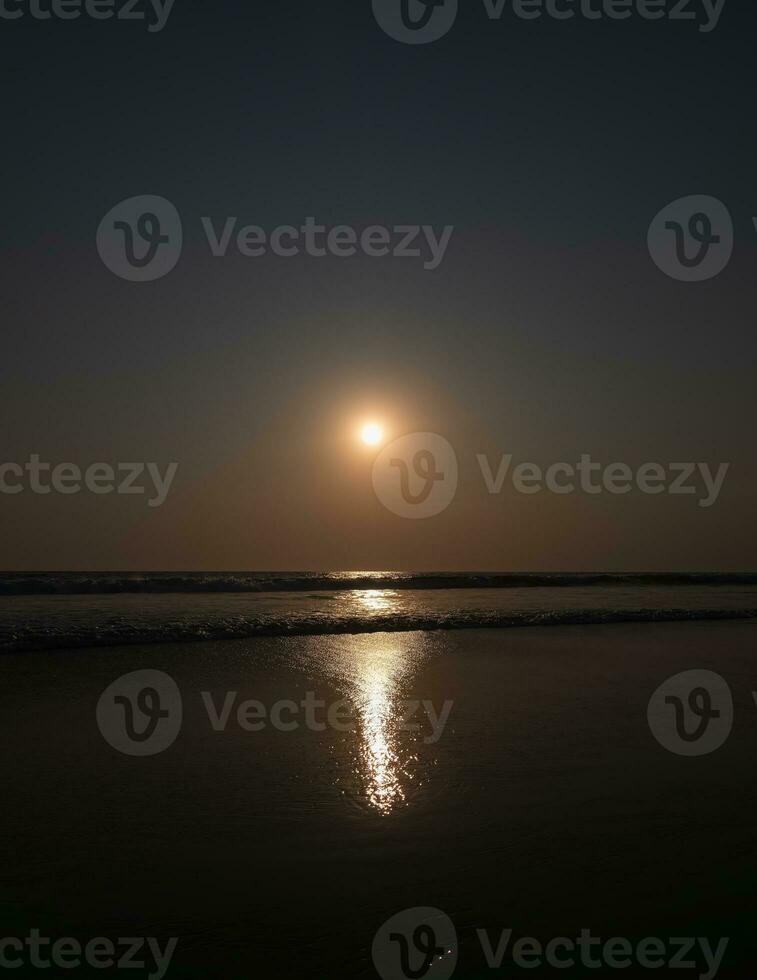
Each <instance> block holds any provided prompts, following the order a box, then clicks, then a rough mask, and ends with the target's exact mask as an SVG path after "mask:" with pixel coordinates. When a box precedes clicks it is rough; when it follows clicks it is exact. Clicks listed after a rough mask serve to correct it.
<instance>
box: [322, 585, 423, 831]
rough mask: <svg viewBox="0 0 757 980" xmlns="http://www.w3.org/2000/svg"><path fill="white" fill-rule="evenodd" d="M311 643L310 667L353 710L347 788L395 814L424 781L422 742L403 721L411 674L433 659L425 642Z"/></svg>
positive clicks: (380, 637)
mask: <svg viewBox="0 0 757 980" xmlns="http://www.w3.org/2000/svg"><path fill="white" fill-rule="evenodd" d="M350 601H351V602H352V603H354V604H356V605H357V604H359V605H360V606H362V607H363V609H366V610H367V609H368V608H370V607H372V606H373V607H374V608H386V607H389V608H390V607H391V604H392V602H393V596H392V595H391V594H387V593H386V592H382V591H376V592H374V591H373V590H354V591H353V592H351V594H350ZM374 604H375V606H374ZM311 643H312V645H310V647H309V652H308V656H307V659H308V660H309V661H310V664H311V669H312V664H313V661H315V662H317V664H318V668H317V669H318V672H323V673H324V674H325V675H326V676H328V677H329V678H330V680H331V681H332V682H333V683H334V684H335V686H336V688H337V689H338V690H339V691H340V692H341V693H342V695H343V696H344V697H345V698H346V699H347V700H348V701H349V702H351V704H352V708H353V712H352V717H353V719H354V723H355V724H354V728H353V729H352V730H351V731H349V732H346V733H345V738H344V741H343V743H342V744H343V747H344V748H345V749H346V750H347V758H348V760H349V761H348V764H349V766H350V770H351V778H350V780H349V783H350V784H352V786H353V787H354V791H355V793H356V796H357V799H358V800H360V801H362V803H363V804H366V805H367V806H368V807H369V808H370V809H371V810H373V811H374V812H378V813H379V814H381V815H387V814H390V813H392V812H394V811H395V810H396V809H397V808H398V807H400V806H402V805H404V804H406V803H407V802H408V800H407V790H408V786H409V784H410V783H413V784H414V785H420V783H421V781H420V780H419V779H417V776H418V775H419V773H418V771H417V770H418V766H419V764H420V759H419V756H418V754H417V752H416V740H417V738H418V736H417V734H416V733H414V732H410V731H408V730H405V726H404V724H403V722H404V715H405V713H406V712H405V702H406V699H407V698H409V697H411V695H412V693H413V691H412V679H413V676H414V675H415V674H417V672H418V670H419V668H420V666H421V664H422V663H423V662H424V661H425V660H426V658H427V656H428V646H427V643H428V641H427V640H426V638H424V637H423V636H422V635H421V634H418V633H412V634H411V633H362V634H356V635H350V636H324V637H317V638H313V640H312V641H311ZM414 720H419V719H417V718H416V719H414Z"/></svg>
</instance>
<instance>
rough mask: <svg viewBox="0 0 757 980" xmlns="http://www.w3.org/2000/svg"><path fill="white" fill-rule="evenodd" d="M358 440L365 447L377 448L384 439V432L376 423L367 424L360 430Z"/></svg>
mask: <svg viewBox="0 0 757 980" xmlns="http://www.w3.org/2000/svg"><path fill="white" fill-rule="evenodd" d="M360 438H361V439H362V440H363V442H364V443H365V444H366V446H378V444H379V443H380V442H381V440H382V439H383V438H384V430H383V429H382V428H381V426H380V425H378V424H377V423H376V422H368V423H367V424H366V425H364V426H363V428H362V429H361V430H360Z"/></svg>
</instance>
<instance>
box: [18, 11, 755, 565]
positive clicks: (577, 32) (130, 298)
mask: <svg viewBox="0 0 757 980" xmlns="http://www.w3.org/2000/svg"><path fill="white" fill-rule="evenodd" d="M40 2H41V3H42V4H43V6H44V5H45V0H40ZM389 2H390V0H387V3H389ZM413 2H415V0H413ZM447 2H452V0H447ZM564 2H565V3H568V2H569V0H564ZM116 3H117V5H122V0H116ZM595 3H596V5H599V0H595ZM667 6H668V8H672V7H673V3H672V0H670V2H669V3H668V4H667ZM511 7H512V4H510V3H508V4H507V5H506V7H505V10H504V12H503V14H502V17H501V18H500V20H491V19H490V18H489V17H488V16H487V12H486V11H487V8H486V6H485V4H484V3H483V0H482V2H477V0H461V3H460V8H459V11H458V14H457V18H456V20H455V23H454V25H453V26H452V27H451V29H450V30H449V31H448V33H446V34H445V35H444V36H442V37H440V38H439V39H437V40H434V41H431V42H429V43H423V44H406V43H402V42H400V41H398V40H396V39H395V38H393V37H390V36H389V35H388V34H387V33H386V31H385V30H384V29H383V28H382V26H381V25H380V24H379V22H378V20H377V17H376V16H374V11H373V9H372V5H371V2H370V0H351V2H349V3H348V2H339V3H332V4H281V3H279V4H262V3H249V2H242V0H218V2H214V3H213V4H212V5H209V4H201V3H198V2H193V0H176V2H175V4H174V6H173V7H172V8H171V10H170V13H169V15H168V18H167V20H166V22H165V26H164V27H163V29H162V30H160V31H149V30H148V29H147V25H146V23H145V22H144V21H138V20H133V21H132V20H119V19H116V18H114V19H111V20H95V19H93V18H91V17H88V16H86V15H83V16H81V17H80V18H78V19H72V20H62V19H60V18H56V17H51V18H50V19H48V20H40V19H37V18H36V17H34V16H33V15H32V14H31V12H30V11H29V0H5V6H4V8H3V9H5V10H14V11H15V10H17V9H18V10H22V11H23V12H24V15H23V16H22V17H20V18H17V19H6V18H4V17H0V65H2V68H1V69H0V71H2V74H3V76H4V78H3V82H4V93H5V99H4V112H3V121H2V129H3V146H4V152H3V154H2V157H0V170H1V171H2V188H3V220H2V221H1V222H0V288H1V291H0V295H1V296H2V330H0V386H1V390H2V405H3V408H4V418H5V425H4V426H3V427H2V435H1V436H0V465H3V464H11V463H13V464H16V465H18V466H22V467H23V466H24V465H25V464H26V462H27V461H29V460H30V458H31V457H32V456H33V455H36V456H38V457H39V458H40V460H42V461H45V462H47V463H49V464H50V465H51V466H55V465H57V464H60V463H63V462H66V463H69V464H71V465H73V466H78V467H79V468H80V469H81V470H82V471H84V470H86V468H87V467H89V466H90V465H91V464H93V463H94V462H102V463H106V464H110V465H112V466H113V467H115V468H118V466H119V465H121V464H124V463H137V462H138V461H141V462H143V463H145V464H146V463H148V462H153V463H154V464H156V465H157V466H158V467H160V469H161V471H164V472H165V470H166V468H167V467H168V466H169V464H171V463H175V464H176V472H175V477H174V479H173V480H172V482H171V486H170V490H169V492H168V493H167V495H166V497H165V500H164V501H162V502H161V503H160V505H159V506H150V505H149V502H148V501H149V498H150V494H149V493H145V494H142V495H139V494H125V493H115V492H113V493H110V494H96V493H93V492H90V491H89V490H87V489H86V488H85V489H83V490H82V491H81V492H78V493H68V494H66V493H60V492H51V493H48V494H43V493H37V492H34V490H33V489H32V488H31V487H30V486H29V481H28V479H27V477H26V476H23V477H18V476H17V473H16V471H15V470H14V471H13V472H11V471H8V470H6V476H7V482H8V483H9V484H11V485H14V486H15V485H16V482H15V481H16V480H17V479H18V481H19V485H20V484H21V483H22V482H23V485H22V489H21V490H20V491H19V492H14V493H7V492H0V539H1V540H2V542H3V544H2V557H1V558H0V564H2V566H3V567H4V568H5V569H19V570H32V569H51V570H52V569H75V570H104V569H123V570H132V569H133V570H138V569H145V570H148V569H152V570H157V569H166V570H168V569H289V570H292V569H338V568H346V569H387V568H400V569H426V570H444V569H459V570H462V569H487V570H551V569H554V570H594V569H595V570H602V569H606V570H679V569H680V570H723V571H729V570H748V569H749V570H753V569H754V568H755V567H757V540H756V538H755V520H754V499H755V489H757V463H755V436H754V422H755V418H756V416H757V413H756V412H755V407H756V405H755V403H756V402H757V394H756V393H757V386H755V370H756V369H755V365H756V364H757V332H756V331H755V327H754V323H755V318H754V312H753V310H754V299H755V285H754V284H755V270H757V228H756V227H755V223H754V222H753V216H754V215H757V194H756V193H755V187H756V179H755V168H754V161H755V150H756V149H757V140H755V135H754V125H753V120H752V117H753V93H754V91H755V75H757V64H756V63H755V59H754V54H753V47H754V38H755V36H757V31H756V30H755V28H757V11H755V9H754V8H753V6H752V5H751V4H744V3H740V4H738V3H737V2H736V0H726V3H725V6H724V8H723V10H722V13H721V16H720V19H719V21H718V23H717V26H716V27H715V29H714V30H711V31H708V32H704V31H701V30H699V26H700V24H701V23H702V22H704V21H705V20H706V18H705V15H704V13H703V12H702V9H701V7H702V5H701V4H698V3H695V2H693V0H692V2H691V3H690V9H691V10H692V11H694V12H697V16H698V17H699V18H700V20H699V21H689V20H680V21H673V20H668V19H663V20H659V21H650V20H646V19H643V18H641V17H640V16H637V15H634V16H632V17H631V18H629V19H628V20H614V19H611V18H609V17H602V18H599V19H597V20H590V19H588V18H586V17H582V16H577V17H575V18H573V19H572V20H565V21H562V20H555V19H553V18H550V17H548V16H546V15H545V16H542V17H541V18H539V19H533V20H525V19H522V18H520V17H518V16H516V15H515V13H514V11H513V10H512V9H511ZM138 9H142V8H138ZM434 16H438V13H435V14H434ZM149 17H150V19H152V17H153V14H150V15H149ZM143 195H155V196H158V197H160V198H163V199H165V200H166V201H168V202H170V203H171V205H173V207H174V208H175V209H176V211H177V212H178V214H179V216H180V220H181V225H182V235H183V241H182V248H181V252H180V255H179V256H178V260H177V262H176V265H175V267H174V268H172V269H170V271H168V272H167V273H166V274H165V275H163V276H162V277H161V278H156V279H154V280H152V281H146V282H135V281H131V280H128V279H124V278H122V277H120V276H119V275H118V274H117V273H115V272H114V271H113V269H112V268H111V267H109V266H108V263H107V261H106V260H107V259H108V256H107V254H106V255H105V258H104V257H103V252H102V250H101V249H99V248H98V239H97V234H98V228H99V227H100V226H101V223H102V222H103V220H104V219H106V216H109V215H110V212H111V210H112V209H113V208H114V207H116V206H117V205H118V204H119V202H122V201H126V200H129V199H132V198H135V197H140V196H143ZM690 195H706V196H708V197H711V198H714V199H716V200H717V201H720V202H722V203H723V204H724V205H725V206H726V208H727V209H728V212H729V213H730V216H731V218H732V222H733V236H734V246H733V254H732V256H731V258H730V261H729V262H728V263H727V265H726V266H725V268H724V269H723V270H722V271H721V272H720V273H719V274H718V275H716V276H713V277H712V278H707V279H705V280H703V281H698V282H683V281H680V280H678V279H675V278H672V277H671V276H670V275H669V274H667V273H666V272H665V271H664V270H662V269H661V268H659V267H658V265H657V264H655V261H653V257H652V255H651V254H650V249H649V248H648V231H649V228H650V223H651V222H652V221H653V219H654V218H655V216H656V215H657V214H658V213H659V212H660V211H661V210H662V209H663V208H665V207H666V206H668V205H670V204H671V203H672V202H674V201H678V200H680V199H683V198H686V197H688V196H690ZM229 217H234V218H237V222H236V225H235V230H238V229H240V228H242V227H244V226H250V225H254V226H260V227H261V228H263V229H264V230H266V232H267V234H270V233H271V232H272V231H273V230H274V229H276V228H280V227H281V226H292V227H294V228H299V227H300V226H302V225H303V223H304V222H305V220H306V219H307V218H308V217H312V218H314V219H315V221H316V222H317V223H319V224H323V225H324V226H326V227H329V228H330V227H333V226H337V225H339V226H347V227H348V228H352V229H356V230H357V231H356V232H355V234H356V235H358V236H359V235H360V234H362V232H363V231H364V230H365V229H366V228H369V227H372V226H380V227H385V228H388V229H390V230H392V235H393V236H394V237H393V238H392V243H393V244H396V234H395V233H394V232H393V229H394V228H396V227H398V226H410V227H412V226H427V227H430V228H433V229H434V230H435V234H441V233H442V230H443V229H445V228H451V229H452V230H451V237H450V238H449V242H448V245H447V247H446V250H445V251H444V254H443V257H442V258H441V261H440V263H439V264H438V266H437V267H436V268H433V269H430V268H426V267H425V265H427V264H428V263H427V262H426V258H427V256H426V255H425V252H424V254H423V255H421V256H417V257H416V256H394V255H391V254H390V255H385V256H383V257H378V256H372V255H367V254H362V253H360V252H358V254H355V255H351V256H345V255H336V254H327V255H323V256H315V255H309V254H299V255H296V256H288V257H285V256H283V255H276V254H271V251H270V249H269V252H268V254H266V255H264V256H252V255H245V254H243V253H242V251H240V249H239V248H238V247H237V242H236V239H235V237H234V236H232V238H231V240H230V244H229V248H228V250H227V252H226V254H225V255H224V256H214V255H213V254H212V250H211V247H210V244H209V241H208V237H207V235H206V229H205V226H204V225H203V218H205V219H209V220H210V221H211V223H212V227H213V228H214V229H215V230H216V231H220V229H222V228H223V226H224V223H225V222H226V221H227V218H229ZM115 219H116V220H117V219H118V214H116V215H115ZM107 220H108V222H109V225H108V228H109V229H111V232H110V233H111V235H113V234H115V240H116V242H119V241H122V240H123V239H119V237H118V236H119V234H120V232H118V231H116V232H113V231H112V228H113V217H112V216H111V217H108V218H107ZM668 231H669V234H670V235H671V236H672V234H673V232H672V230H668ZM662 234H663V235H664V234H666V232H665V231H664V230H663V232H662ZM124 238H125V233H124ZM419 240H421V239H419ZM671 240H672V239H671ZM162 247H163V248H164V253H165V249H166V247H171V246H162ZM160 248H161V246H158V249H160ZM422 251H423V250H422ZM164 253H163V254H164ZM371 420H376V421H378V422H379V423H380V424H381V425H382V426H383V428H384V431H385V443H387V444H388V443H390V442H391V441H392V440H394V439H395V438H399V437H402V436H404V435H406V434H409V433H434V434H438V435H440V436H442V437H443V438H444V439H445V440H446V441H447V442H448V443H449V445H450V446H451V447H452V448H453V450H454V453H455V458H456V464H457V470H458V479H457V484H456V488H455V492H454V494H453V496H452V499H451V500H450V501H449V502H447V503H446V505H445V507H444V508H443V510H441V511H440V512H439V513H437V514H433V515H431V516H428V517H424V518H423V519H417V520H416V519H413V516H410V517H403V516H401V515H398V514H396V513H394V512H392V510H391V509H390V508H388V507H387V506H386V505H385V502H382V500H381V499H380V496H379V495H378V494H377V493H376V489H375V470H374V460H375V458H376V455H377V452H378V450H377V449H375V448H371V447H366V446H365V445H363V444H362V443H361V441H360V439H359V437H358V433H359V428H360V426H361V425H362V424H363V422H366V421H371ZM482 454H483V455H485V456H486V457H487V459H488V460H490V461H491V463H492V466H493V468H494V470H495V471H496V467H497V461H498V460H499V459H500V458H501V457H502V456H503V455H511V456H512V458H513V466H515V465H517V464H518V463H525V462H530V463H534V464H535V465H538V466H539V467H540V468H541V469H542V471H546V470H547V469H548V468H549V467H550V466H552V465H554V464H558V463H565V464H566V465H573V464H575V463H576V462H577V461H578V460H579V459H580V458H581V456H582V455H586V454H588V455H590V456H591V458H592V460H596V461H599V462H600V463H602V464H603V465H609V464H611V463H623V464H625V465H626V466H628V467H630V468H631V469H632V471H633V472H634V473H635V472H636V471H637V470H638V468H639V467H641V466H643V465H644V464H647V463H650V462H657V463H659V464H661V465H665V466H667V465H668V464H671V463H674V462H680V463H684V462H690V463H691V464H692V465H693V464H694V463H698V462H701V463H703V464H707V465H708V466H710V467H712V471H713V472H714V471H716V470H717V468H718V466H720V465H721V464H726V463H727V464H729V469H728V472H727V476H726V478H725V480H724V482H723V485H722V488H721V490H720V492H719V494H718V496H717V500H716V501H715V502H714V503H713V504H712V505H711V506H700V503H701V499H702V495H701V493H700V491H699V490H698V491H697V492H696V493H693V494H682V495H675V494H670V493H668V492H664V493H661V494H649V493H643V492H641V491H640V490H639V489H638V486H635V487H634V488H632V489H631V490H630V492H629V493H627V494H613V493H610V492H602V493H598V494H590V493H587V492H583V491H581V490H576V492H573V493H566V494H559V493H555V492H552V491H551V490H549V489H548V488H542V489H541V490H540V492H538V493H531V494H528V493H522V492H519V491H518V490H517V489H515V488H514V487H513V486H512V484H511V483H510V482H509V481H508V480H506V481H505V486H504V487H503V489H502V492H501V493H490V492H489V490H488V488H487V486H486V481H485V479H484V476H483V474H482V470H481V464H480V459H479V457H480V456H481V455H482ZM397 472H398V471H397ZM700 482H701V481H700Z"/></svg>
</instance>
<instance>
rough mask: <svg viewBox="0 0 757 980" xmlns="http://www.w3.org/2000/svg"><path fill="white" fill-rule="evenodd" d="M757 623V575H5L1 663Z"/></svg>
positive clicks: (0, 590)
mask: <svg viewBox="0 0 757 980" xmlns="http://www.w3.org/2000/svg"><path fill="white" fill-rule="evenodd" d="M754 617H757V575H755V574H714V573H711V574H706V573H703V574H678V573H670V574H659V573H656V574H653V573H649V574H645V573H635V574H616V573H595V574H587V573H574V574H569V573H552V574H550V573H491V572H445V573H440V572H436V573H432V572H364V571H349V572H348V571H345V572H215V573H207V572H150V573H121V572H101V573H97V574H93V573H88V574H83V573H79V572H23V573H14V572H3V573H0V652H8V651H14V650H19V651H20V650H41V649H65V648H71V647H76V648H83V647H93V646H118V645H123V644H134V643H166V642H189V641H198V640H221V639H242V638H252V637H256V636H308V635H327V634H332V633H354V634H357V633H369V632H400V631H413V630H441V629H474V628H494V627H498V628H510V627H523V626H545V625H568V624H574V625H579V624H580V625H591V624H597V623H615V622H617V623H620V622H664V621H681V620H689V621H693V620H706V619H713V620H715V619H750V618H754Z"/></svg>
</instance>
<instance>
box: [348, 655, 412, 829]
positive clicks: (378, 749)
mask: <svg viewBox="0 0 757 980" xmlns="http://www.w3.org/2000/svg"><path fill="white" fill-rule="evenodd" d="M392 693H393V692H392V680H391V677H390V676H389V675H388V674H387V672H386V671H384V670H382V669H381V666H380V665H378V666H375V667H368V668H366V670H365V672H364V673H363V674H362V676H361V678H360V682H359V695H358V700H357V708H358V714H359V719H360V731H359V736H360V755H361V759H362V763H363V768H364V772H363V774H362V775H363V777H364V778H365V780H366V781H367V787H366V792H367V797H368V802H369V803H370V804H371V806H373V807H374V808H375V809H376V810H379V811H380V812H381V813H389V812H390V811H391V810H393V809H394V807H395V806H397V805H398V804H399V803H402V802H404V800H405V791H404V790H403V788H402V783H401V781H400V774H401V771H402V767H401V763H400V758H399V755H398V752H397V744H396V743H397V731H396V727H397V718H396V717H395V716H396V711H395V707H396V706H395V704H394V703H393V697H392Z"/></svg>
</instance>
